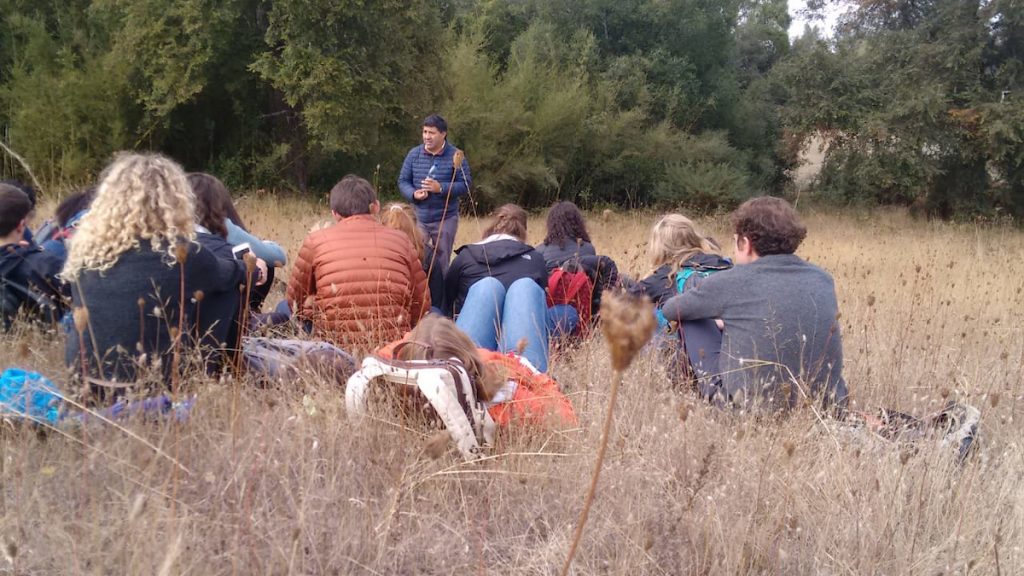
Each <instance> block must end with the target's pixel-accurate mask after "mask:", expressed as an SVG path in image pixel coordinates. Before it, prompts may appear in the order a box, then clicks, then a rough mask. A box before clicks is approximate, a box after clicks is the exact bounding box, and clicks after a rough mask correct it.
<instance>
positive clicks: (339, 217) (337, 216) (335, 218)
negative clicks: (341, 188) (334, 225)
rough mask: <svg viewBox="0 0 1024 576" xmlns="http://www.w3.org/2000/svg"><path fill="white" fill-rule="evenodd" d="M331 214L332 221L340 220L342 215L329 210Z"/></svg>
mask: <svg viewBox="0 0 1024 576" xmlns="http://www.w3.org/2000/svg"><path fill="white" fill-rule="evenodd" d="M331 216H334V221H335V222H341V219H342V218H343V216H342V215H341V214H338V213H337V212H335V211H334V210H331Z"/></svg>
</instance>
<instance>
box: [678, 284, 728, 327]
mask: <svg viewBox="0 0 1024 576" xmlns="http://www.w3.org/2000/svg"><path fill="white" fill-rule="evenodd" d="M715 279H716V278H715V277H714V276H712V277H709V278H708V279H707V280H705V281H704V282H701V283H700V284H699V285H697V286H695V287H694V288H693V289H692V290H687V291H686V292H683V293H682V294H678V295H676V296H673V297H672V298H669V299H668V301H666V302H665V304H664V306H662V308H661V311H662V313H663V314H664V315H665V319H667V320H668V321H669V322H683V321H686V320H701V319H704V318H721V317H722V315H723V314H724V312H725V306H726V304H728V297H727V296H725V295H724V294H723V290H722V289H721V287H720V286H716V285H717V284H720V282H715Z"/></svg>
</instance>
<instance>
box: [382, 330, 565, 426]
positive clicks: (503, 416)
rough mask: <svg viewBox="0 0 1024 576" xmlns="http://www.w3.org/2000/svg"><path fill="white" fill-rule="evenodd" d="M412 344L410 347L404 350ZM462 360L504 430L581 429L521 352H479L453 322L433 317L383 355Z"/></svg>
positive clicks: (555, 384)
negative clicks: (516, 426) (526, 427)
mask: <svg viewBox="0 0 1024 576" xmlns="http://www.w3.org/2000/svg"><path fill="white" fill-rule="evenodd" d="M403 342H407V343H408V344H406V345H405V346H402V347H400V348H399V347H398V345H399V344H401V343H403ZM396 349H397V350H398V354H397V356H398V359H400V360H448V359H451V358H454V359H457V360H459V362H461V363H462V365H463V366H465V368H466V372H467V373H468V374H469V377H470V379H471V380H472V381H473V383H474V385H475V388H476V393H477V396H478V398H480V399H481V400H483V402H484V405H485V406H487V411H488V412H489V413H490V415H491V418H493V419H494V422H495V423H496V424H497V425H498V426H502V427H507V426H509V425H510V424H532V425H539V426H545V427H554V428H565V427H570V426H575V425H576V423H577V420H576V412H575V411H574V410H573V407H572V403H570V402H569V399H568V398H567V397H566V396H565V394H563V393H562V391H561V389H560V388H559V386H558V382H556V381H555V380H554V379H553V378H551V377H550V376H548V375H547V374H544V373H543V372H540V371H538V370H537V369H536V368H535V367H534V366H533V365H532V364H530V362H529V361H528V360H526V359H525V358H523V357H522V356H520V355H519V354H516V353H515V352H504V353H503V352H496V351H494V350H487V349H485V348H477V347H476V345H475V344H473V341H472V340H470V338H469V336H467V335H466V334H465V333H464V332H463V331H462V330H459V328H458V327H457V326H456V325H455V323H454V322H452V321H451V320H450V319H448V318H445V317H443V316H437V315H433V314H431V315H430V316H427V317H426V318H424V319H423V321H422V322H420V324H419V326H417V327H416V329H414V330H413V331H412V332H410V333H408V334H406V335H405V337H403V338H402V339H401V340H398V341H395V342H392V343H390V344H388V345H387V346H384V347H382V348H380V349H378V350H377V352H376V354H377V356H379V357H381V358H395V356H396V355H395V350H396Z"/></svg>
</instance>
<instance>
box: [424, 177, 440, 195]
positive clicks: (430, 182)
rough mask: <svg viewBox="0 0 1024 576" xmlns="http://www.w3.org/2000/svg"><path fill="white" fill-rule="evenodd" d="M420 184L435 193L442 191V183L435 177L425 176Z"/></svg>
mask: <svg viewBox="0 0 1024 576" xmlns="http://www.w3.org/2000/svg"><path fill="white" fill-rule="evenodd" d="M420 186H422V187H423V188H425V189H426V190H428V191H430V192H433V193H435V194H437V193H438V192H440V191H441V183H440V182H438V181H437V180H434V179H433V178H424V179H423V182H420Z"/></svg>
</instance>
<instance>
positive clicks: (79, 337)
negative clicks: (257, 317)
mask: <svg viewBox="0 0 1024 576" xmlns="http://www.w3.org/2000/svg"><path fill="white" fill-rule="evenodd" d="M265 274H266V263H264V262H262V261H257V266H256V271H255V275H257V276H258V277H259V278H264V279H265ZM62 276H63V277H64V279H65V280H66V281H67V282H68V283H69V284H70V286H71V296H72V304H73V307H74V309H75V324H76V325H75V328H74V329H72V330H71V332H70V334H69V335H68V340H67V346H66V349H65V361H66V363H67V365H68V366H69V367H71V368H72V369H74V370H75V371H76V372H77V373H78V374H80V375H82V376H84V377H85V378H86V379H87V381H88V382H90V384H92V385H93V387H94V390H95V391H96V392H97V393H98V394H99V395H100V396H101V397H116V396H119V395H121V394H122V393H123V392H124V389H125V385H128V384H131V383H132V382H134V381H135V380H136V378H137V376H138V375H139V373H138V368H139V367H140V365H146V366H152V367H153V368H154V369H155V370H157V371H159V372H160V373H161V374H162V378H163V379H164V381H167V379H169V378H170V375H171V369H172V364H173V361H172V351H173V350H174V349H175V346H180V349H185V348H188V347H190V345H191V343H192V341H193V340H194V339H195V338H196V337H197V334H196V332H197V326H198V321H197V315H198V314H199V313H201V314H202V315H203V316H207V317H216V318H217V320H218V321H219V322H224V323H227V322H231V321H233V320H234V310H235V309H234V308H231V309H227V308H225V309H217V308H214V307H210V306H202V300H204V298H203V297H202V296H199V294H203V295H210V296H212V295H214V294H219V293H223V292H233V293H236V294H237V292H238V289H239V286H240V285H242V284H243V283H244V282H246V280H247V271H246V265H245V263H244V262H242V261H240V260H226V259H223V258H218V257H217V256H215V255H214V254H213V253H212V252H210V251H209V250H207V249H204V248H202V247H201V246H200V245H199V244H198V243H197V242H196V216H195V198H194V196H193V194H192V188H191V187H190V186H189V183H188V181H187V180H186V179H185V173H184V171H183V170H182V169H181V167H180V166H178V164H176V163H175V162H173V161H171V160H169V159H168V158H165V157H163V156H160V155H158V154H123V155H120V156H118V157H117V159H116V160H114V162H113V163H112V164H111V165H110V166H108V167H107V169H106V170H105V171H104V173H103V175H102V177H101V180H100V184H99V188H98V190H97V192H96V198H95V199H94V200H93V203H92V206H91V208H90V210H89V212H88V213H87V214H86V215H85V216H83V217H82V220H81V223H80V224H79V227H78V231H77V233H76V234H75V236H74V239H73V240H72V241H71V243H70V246H69V247H68V259H67V262H66V263H65V265H64V271H63V272H62ZM223 301H227V302H230V301H232V299H230V298H227V299H223ZM234 301H236V302H237V298H235V299H234ZM204 323H205V321H204Z"/></svg>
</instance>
